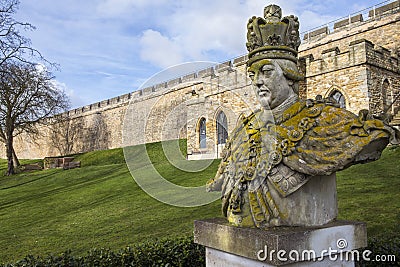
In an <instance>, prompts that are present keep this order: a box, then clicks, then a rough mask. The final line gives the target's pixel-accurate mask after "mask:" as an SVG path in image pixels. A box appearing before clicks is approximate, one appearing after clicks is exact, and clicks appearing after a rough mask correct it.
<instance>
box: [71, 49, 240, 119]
mask: <svg viewBox="0 0 400 267" xmlns="http://www.w3.org/2000/svg"><path fill="white" fill-rule="evenodd" d="M246 62H247V55H246V56H239V57H237V58H234V59H232V60H228V61H226V62H224V63H220V64H217V65H215V66H212V67H209V68H206V69H201V70H199V71H196V72H193V73H189V74H186V75H182V76H179V77H176V78H173V79H171V80H167V81H164V82H161V83H158V84H155V85H152V86H149V87H145V88H142V89H140V90H137V91H134V92H131V93H128V94H124V95H120V96H117V97H113V98H110V99H106V100H102V101H100V102H96V103H93V104H89V105H86V106H83V107H78V108H75V109H72V110H69V111H67V112H66V113H65V114H66V115H68V116H70V117H77V116H78V117H79V116H83V115H87V114H88V115H89V114H92V113H96V112H99V111H103V110H107V109H113V108H118V107H120V106H125V105H127V104H128V103H129V102H130V101H133V102H138V101H142V100H144V99H148V98H152V97H157V96H159V95H160V92H161V93H162V92H167V91H169V90H171V89H173V88H175V87H177V86H179V85H183V84H188V83H191V82H198V81H199V80H202V79H205V78H211V79H212V78H215V77H216V75H217V74H221V73H224V72H227V71H234V69H235V68H236V67H237V66H240V65H243V64H246Z"/></svg>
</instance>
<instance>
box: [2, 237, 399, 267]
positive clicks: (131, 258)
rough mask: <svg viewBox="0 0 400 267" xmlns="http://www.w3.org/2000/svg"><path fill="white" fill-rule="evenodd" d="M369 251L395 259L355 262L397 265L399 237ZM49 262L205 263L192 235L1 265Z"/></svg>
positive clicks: (45, 265)
mask: <svg viewBox="0 0 400 267" xmlns="http://www.w3.org/2000/svg"><path fill="white" fill-rule="evenodd" d="M367 249H368V250H370V251H372V254H371V255H369V258H371V259H374V258H375V255H394V256H395V257H396V261H395V262H376V261H369V262H365V261H363V260H361V261H359V262H357V263H356V266H358V267H373V266H379V267H380V266H400V239H399V238H395V239H393V240H389V239H388V240H382V239H380V240H378V239H372V238H371V239H369V241H368V247H367V248H365V249H362V250H359V251H360V255H361V254H362V252H363V251H365V250H367ZM52 266H60V267H61V266H63V267H64V266H66V267H67V266H68V267H75V266H89V267H90V266H93V267H94V266H96V267H113V266H118V267H122V266H138V267H141V266H143V267H150V266H153V267H156V266H157V267H175V266H176V267H184V266H190V267H200V266H205V249H204V247H203V246H201V245H198V244H195V243H194V242H193V238H192V237H187V238H178V239H164V240H157V241H154V242H146V243H141V244H138V245H135V246H132V247H127V248H125V249H122V250H120V251H118V252H113V251H112V250H110V249H92V250H90V251H89V252H87V254H86V255H85V256H79V257H78V256H73V255H72V253H71V251H66V252H64V253H62V254H60V255H57V256H53V255H49V256H46V257H40V256H38V257H35V256H32V255H29V256H26V257H25V258H24V259H22V260H20V261H18V262H16V263H9V264H5V265H3V267H52Z"/></svg>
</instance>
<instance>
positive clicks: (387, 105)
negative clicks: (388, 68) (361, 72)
mask: <svg viewBox="0 0 400 267" xmlns="http://www.w3.org/2000/svg"><path fill="white" fill-rule="evenodd" d="M382 103H383V112H385V113H391V112H392V110H391V108H392V104H393V96H392V90H390V84H389V81H388V80H387V79H385V80H384V81H383V83H382Z"/></svg>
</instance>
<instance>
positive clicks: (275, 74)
mask: <svg viewBox="0 0 400 267" xmlns="http://www.w3.org/2000/svg"><path fill="white" fill-rule="evenodd" d="M248 72H249V76H250V78H251V80H252V83H253V87H254V90H255V93H256V95H257V97H258V100H259V101H260V103H261V106H262V107H263V108H264V109H274V108H276V107H277V106H279V105H280V104H282V103H283V102H284V101H285V100H286V99H287V98H288V97H289V96H290V95H291V94H293V93H294V92H293V89H292V87H291V86H290V84H289V83H290V82H289V81H288V80H287V79H286V77H285V76H284V74H283V71H282V69H281V68H280V67H279V65H278V64H276V63H275V62H273V61H272V60H271V61H270V60H261V61H259V62H256V63H254V64H253V65H252V66H251V67H250V68H249V70H248Z"/></svg>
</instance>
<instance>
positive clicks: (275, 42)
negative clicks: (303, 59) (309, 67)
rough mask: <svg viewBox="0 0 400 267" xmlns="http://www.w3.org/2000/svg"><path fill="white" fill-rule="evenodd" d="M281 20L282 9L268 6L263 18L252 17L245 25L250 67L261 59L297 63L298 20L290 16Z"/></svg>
mask: <svg viewBox="0 0 400 267" xmlns="http://www.w3.org/2000/svg"><path fill="white" fill-rule="evenodd" d="M281 18H282V9H281V8H280V7H279V6H277V5H269V6H266V7H265V9H264V18H260V17H255V16H254V17H252V18H250V19H249V22H248V23H247V43H246V46H247V50H248V51H249V61H248V62H247V64H248V66H250V65H251V64H252V63H254V62H255V61H258V60H261V59H288V60H291V61H293V62H295V63H297V51H298V48H299V46H300V42H301V41H300V35H299V26H300V24H299V20H298V18H297V17H295V16H293V15H290V16H286V17H284V18H283V19H281Z"/></svg>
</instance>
